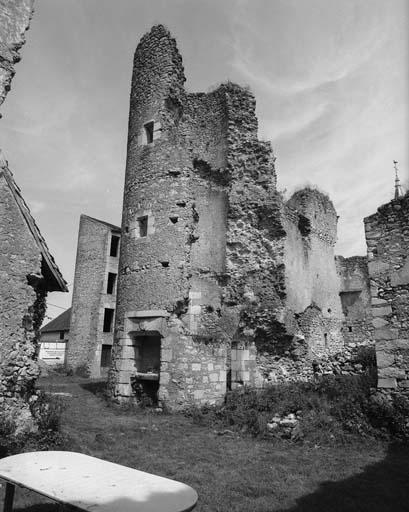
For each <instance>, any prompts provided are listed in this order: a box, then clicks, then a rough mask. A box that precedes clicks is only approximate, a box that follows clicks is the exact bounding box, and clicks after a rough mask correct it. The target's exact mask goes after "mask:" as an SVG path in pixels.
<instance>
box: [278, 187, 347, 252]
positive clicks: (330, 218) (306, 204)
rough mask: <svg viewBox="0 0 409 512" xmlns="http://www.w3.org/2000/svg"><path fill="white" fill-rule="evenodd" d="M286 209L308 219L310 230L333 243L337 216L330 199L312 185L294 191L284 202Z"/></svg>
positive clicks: (335, 236) (335, 235)
mask: <svg viewBox="0 0 409 512" xmlns="http://www.w3.org/2000/svg"><path fill="white" fill-rule="evenodd" d="M286 206H287V209H289V210H290V212H288V213H289V215H288V216H289V217H291V211H292V212H293V213H294V211H295V212H297V214H298V215H300V216H302V217H303V218H306V219H308V221H309V225H310V229H311V232H313V233H315V234H316V235H317V236H318V237H319V238H321V239H322V240H325V241H327V242H328V243H329V244H330V245H334V244H335V242H336V239H337V223H338V216H337V212H336V210H335V207H334V204H333V203H332V201H331V199H330V198H329V197H328V196H327V195H326V194H324V193H323V192H320V191H319V190H317V189H315V188H312V187H305V188H303V189H301V190H298V191H297V192H295V193H294V194H293V195H292V196H291V198H290V199H289V200H288V201H287V203H286Z"/></svg>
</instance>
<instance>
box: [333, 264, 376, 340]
mask: <svg viewBox="0 0 409 512" xmlns="http://www.w3.org/2000/svg"><path fill="white" fill-rule="evenodd" d="M336 264H337V270H338V274H339V276H340V279H341V288H340V297H341V303H342V309H343V312H344V316H345V320H344V324H343V336H344V340H345V344H346V345H348V346H349V347H351V348H355V347H357V346H359V345H373V344H374V341H373V325H372V310H371V290H370V283H369V274H368V260H367V257H366V256H352V257H350V258H343V257H342V256H337V257H336Z"/></svg>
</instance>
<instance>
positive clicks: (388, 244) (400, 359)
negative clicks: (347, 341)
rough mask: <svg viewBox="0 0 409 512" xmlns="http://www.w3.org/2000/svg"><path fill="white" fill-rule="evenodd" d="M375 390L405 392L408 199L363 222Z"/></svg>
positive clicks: (408, 373) (408, 367)
mask: <svg viewBox="0 0 409 512" xmlns="http://www.w3.org/2000/svg"><path fill="white" fill-rule="evenodd" d="M364 223H365V236H366V243H367V248H368V270H369V277H370V289H371V303H372V315H373V320H372V323H373V326H374V338H375V341H376V357H377V365H378V386H379V387H380V388H396V387H398V388H400V389H401V388H405V389H407V388H409V258H408V252H409V195H408V194H406V195H405V196H404V197H402V198H399V199H397V200H393V201H391V202H390V203H387V204H385V205H383V206H381V207H379V208H378V211H377V212H376V213H375V214H374V215H371V216H370V217H367V218H365V219H364Z"/></svg>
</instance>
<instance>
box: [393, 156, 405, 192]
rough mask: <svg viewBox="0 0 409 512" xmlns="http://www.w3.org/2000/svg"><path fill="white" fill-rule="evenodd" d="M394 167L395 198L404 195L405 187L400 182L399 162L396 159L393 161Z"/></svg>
mask: <svg viewBox="0 0 409 512" xmlns="http://www.w3.org/2000/svg"><path fill="white" fill-rule="evenodd" d="M393 167H394V169H395V199H399V198H400V197H403V188H402V185H401V184H400V179H399V175H398V162H397V161H396V160H394V161H393Z"/></svg>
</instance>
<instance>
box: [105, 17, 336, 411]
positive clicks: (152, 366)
mask: <svg viewBox="0 0 409 512" xmlns="http://www.w3.org/2000/svg"><path fill="white" fill-rule="evenodd" d="M184 82H185V76H184V70H183V66H182V59H181V56H180V54H179V52H178V50H177V48H176V43H175V40H174V39H173V38H172V37H171V35H170V34H169V32H168V31H167V29H166V28H164V27H163V26H162V25H158V26H155V27H153V28H152V30H151V31H150V32H149V33H148V34H146V35H145V36H143V38H142V39H141V41H140V43H139V45H138V47H137V49H136V52H135V58H134V67H133V78H132V88H131V99H130V114H129V134H128V155H127V166H126V177H125V190H124V204H123V217H122V240H121V254H120V261H119V271H118V272H119V277H118V295H117V309H116V334H115V342H114V349H113V366H112V370H111V373H110V385H111V390H112V394H113V396H115V397H116V398H118V399H119V400H123V399H128V398H130V397H132V396H135V395H136V396H142V394H143V393H144V394H147V395H150V396H151V397H156V396H158V397H159V401H160V402H161V403H165V404H167V405H168V406H169V407H171V408H178V407H180V406H182V405H186V404H187V403H192V402H194V403H204V402H210V403H212V402H215V401H216V400H218V399H220V398H222V397H223V396H224V394H225V391H226V387H228V386H231V387H234V386H235V384H238V383H240V384H243V383H247V384H255V383H256V380H257V376H258V375H259V373H258V372H257V358H256V353H257V351H263V352H266V353H271V354H277V353H283V352H286V351H288V349H289V348H291V344H292V343H293V340H294V337H295V336H296V335H297V333H298V334H299V331H300V326H299V325H298V323H297V314H298V313H301V312H302V311H303V308H307V307H310V306H311V301H313V299H314V294H313V293H310V294H308V293H307V295H308V297H307V298H306V301H304V302H305V304H304V303H303V304H304V305H303V308H301V310H300V309H299V308H298V306H297V308H298V309H297V308H293V309H291V307H289V306H288V304H287V302H288V301H287V296H288V293H287V292H288V290H287V285H286V280H287V281H288V282H289V283H290V285H293V283H292V282H291V280H289V279H288V275H287V274H288V271H286V265H285V263H286V261H285V260H286V258H287V257H288V254H289V243H288V240H287V238H286V237H287V232H288V231H289V230H290V226H292V227H294V229H295V231H296V232H297V234H296V235H294V236H296V237H299V239H300V240H299V244H298V245H299V248H298V249H299V250H300V251H301V253H302V254H304V253H305V254H307V253H308V251H309V250H310V249H309V248H311V244H312V245H314V244H315V245H314V248H315V246H317V247H318V245H319V244H318V243H316V242H315V240H316V239H317V240H318V238H319V236H322V237H325V236H327V235H328V236H330V237H332V238H331V240H329V241H328V243H327V245H328V247H330V249H329V250H328V251H327V250H325V251H324V253H323V255H322V259H321V261H320V260H319V258H317V259H316V262H317V265H318V264H319V263H320V264H322V265H323V268H324V269H326V270H325V271H326V272H327V274H325V275H324V277H327V275H331V278H334V280H335V281H336V279H337V276H336V271H335V262H334V255H333V242H334V241H335V236H336V213H335V210H334V209H333V206H332V203H331V202H330V201H329V200H328V201H327V200H323V199H322V197H321V196H319V195H318V196H317V197H315V196H314V194H311V195H312V196H314V198H315V199H316V200H315V203H314V202H312V203H311V204H312V205H311V204H309V205H307V206H306V205H303V204H301V203H302V201H301V199H300V198H298V199H299V201H298V202H297V198H294V199H293V203H294V205H291V204H289V205H285V203H284V201H283V199H282V197H281V195H280V194H278V193H277V191H276V175H275V169H274V156H273V152H272V149H271V145H270V143H269V142H262V141H259V140H258V138H257V118H256V115H255V99H254V97H253V95H252V93H251V92H250V91H249V90H248V89H247V88H242V87H239V86H237V85H235V84H232V83H226V84H223V85H221V86H220V87H219V88H217V89H216V90H214V91H213V92H210V93H208V94H204V93H194V94H190V93H187V92H186V91H185V89H184ZM331 207H332V209H331ZM326 209H327V210H326ZM297 210H300V213H299V212H298V211H297ZM304 210H305V211H304ZM310 210H311V211H310ZM321 210H323V211H321ZM324 210H325V211H324ZM314 215H315V217H317V215H318V220H315V221H314V218H315V217H314ZM308 217H310V218H311V219H312V220H309V219H308ZM326 219H329V221H328V226H323V230H322V233H321V234H320V233H319V229H318V228H317V229H316V226H317V225H318V224H319V222H321V221H322V222H323V223H324V224H325V222H326ZM312 228H314V229H312ZM291 229H292V228H291ZM314 230H315V231H314ZM297 240H298V239H297ZM297 243H298V242H297ZM323 247H324V246H323ZM325 247H326V245H325ZM290 249H291V240H290ZM303 251H304V252H303ZM305 254H304V256H305ZM306 258H307V260H308V261H307V263H306V264H305V265H306V266H307V267H308V265H310V259H308V254H307V256H306ZM324 260H325V261H324ZM327 260H328V261H327ZM314 261H315V260H314ZM310 266H311V265H310ZM330 267H331V269H330V270H328V269H329V268H330ZM294 268H295V267H294ZM308 268H309V267H308ZM302 270H303V269H302ZM291 271H292V269H291V268H290V272H291ZM313 271H314V272H315V271H316V269H315V268H311V272H313ZM314 278H315V275H314ZM295 282H296V279H295ZM314 282H315V281H314ZM308 286H310V287H311V286H313V279H310V280H309V281H308ZM318 288H319V286H316V291H315V295H317V296H318V295H319V293H318ZM326 291H327V296H326V297H325V301H323V302H324V303H325V305H326V309H325V313H324V314H323V313H322V308H321V309H319V312H318V313H317V314H318V315H321V316H322V315H324V316H325V317H326V318H327V320H328V319H329V318H330V317H331V311H334V313H333V314H335V316H337V315H338V314H341V313H340V311H341V308H340V302H339V296H338V287H337V283H336V282H335V284H334V283H331V285H330V287H329V288H328V289H326ZM322 293H325V291H324V292H322ZM322 293H321V295H322ZM329 295H331V297H329ZM293 302H294V301H293ZM308 318H309V317H308ZM314 321H315V316H314ZM305 323H306V324H307V327H308V319H307V320H306V321H305ZM331 332H332V331H331ZM334 336H335V334H334ZM301 337H302V336H301ZM299 338H300V336H299Z"/></svg>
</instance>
